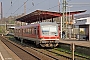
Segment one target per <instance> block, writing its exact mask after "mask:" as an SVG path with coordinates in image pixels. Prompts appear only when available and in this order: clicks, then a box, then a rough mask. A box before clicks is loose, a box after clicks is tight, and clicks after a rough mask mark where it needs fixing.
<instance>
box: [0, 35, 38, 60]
mask: <svg viewBox="0 0 90 60" xmlns="http://www.w3.org/2000/svg"><path fill="white" fill-rule="evenodd" d="M0 40H1V41H2V42H3V43H4V44H5V45H6V46H7V47H8V48H9V49H10V50H12V51H13V52H14V53H15V54H16V55H17V56H18V57H19V58H20V59H21V60H30V59H32V60H40V59H39V58H38V57H36V56H34V55H33V54H30V53H28V52H27V51H25V50H24V49H22V48H21V47H19V46H18V45H15V44H14V43H12V42H10V41H8V40H7V39H5V38H4V37H3V38H2V37H1V36H0Z"/></svg>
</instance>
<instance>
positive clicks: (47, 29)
mask: <svg viewBox="0 0 90 60" xmlns="http://www.w3.org/2000/svg"><path fill="white" fill-rule="evenodd" d="M41 29H42V35H54V36H56V35H58V31H57V27H56V26H51V25H49V26H41Z"/></svg>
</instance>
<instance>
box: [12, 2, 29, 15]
mask: <svg viewBox="0 0 90 60" xmlns="http://www.w3.org/2000/svg"><path fill="white" fill-rule="evenodd" d="M28 1H29V0H27V1H25V3H27V2H28ZM23 5H24V3H23V4H22V5H21V6H20V7H19V8H18V9H17V10H15V12H14V13H16V12H17V11H18V10H19V9H20V8H21V7H22V6H23ZM14 13H13V14H14Z"/></svg>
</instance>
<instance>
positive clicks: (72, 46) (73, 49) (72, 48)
mask: <svg viewBox="0 0 90 60" xmlns="http://www.w3.org/2000/svg"><path fill="white" fill-rule="evenodd" d="M70 49H71V51H72V60H74V51H75V44H74V43H72V44H71V47H70Z"/></svg>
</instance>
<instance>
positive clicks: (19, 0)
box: [0, 0, 90, 17]
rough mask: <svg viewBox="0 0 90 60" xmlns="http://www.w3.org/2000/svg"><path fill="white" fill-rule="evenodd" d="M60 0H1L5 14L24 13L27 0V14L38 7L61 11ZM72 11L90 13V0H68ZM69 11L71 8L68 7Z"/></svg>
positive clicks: (5, 15)
mask: <svg viewBox="0 0 90 60" xmlns="http://www.w3.org/2000/svg"><path fill="white" fill-rule="evenodd" d="M58 1H59V0H0V2H2V4H3V16H4V17H8V16H14V15H15V16H16V15H19V14H22V13H24V2H26V14H28V13H31V12H33V11H35V10H37V9H40V10H49V11H57V12H58V11H59V8H58ZM62 1H63V0H60V11H61V12H62ZM66 1H67V3H68V6H72V7H70V11H78V10H87V12H86V13H90V0H66ZM67 11H69V8H67Z"/></svg>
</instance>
